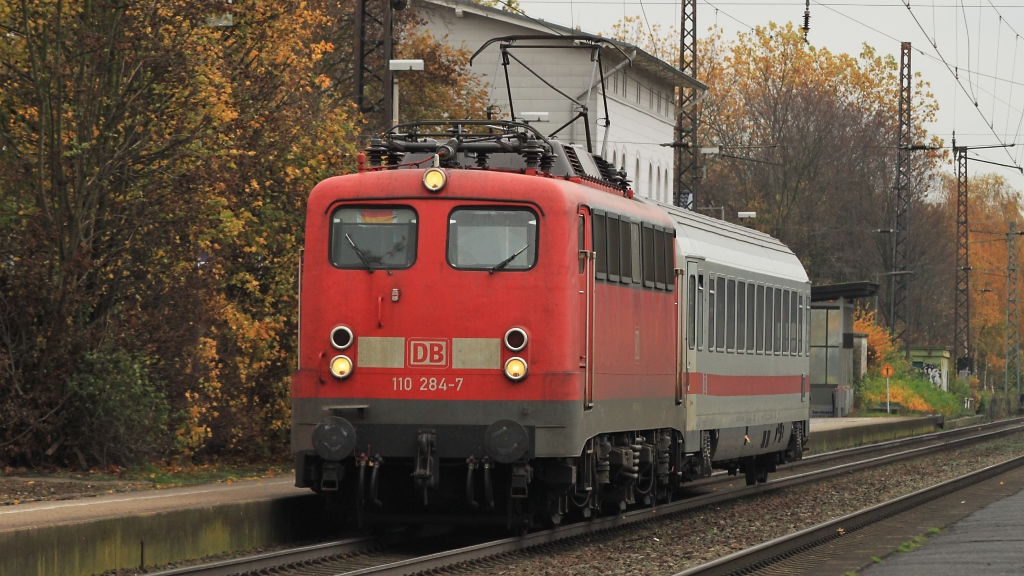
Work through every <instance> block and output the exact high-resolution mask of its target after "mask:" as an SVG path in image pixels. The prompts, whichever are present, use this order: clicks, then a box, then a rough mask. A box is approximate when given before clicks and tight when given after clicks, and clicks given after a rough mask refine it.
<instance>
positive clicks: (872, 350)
mask: <svg viewBox="0 0 1024 576" xmlns="http://www.w3.org/2000/svg"><path fill="white" fill-rule="evenodd" d="M875 312H876V310H871V311H868V310H867V309H865V308H860V307H858V308H857V312H856V313H855V314H854V320H853V329H854V330H855V331H857V332H862V333H864V334H867V335H868V367H869V368H876V367H877V366H878V365H879V364H880V362H882V361H884V360H885V358H886V357H887V356H888V355H889V353H890V352H892V350H893V343H892V336H891V335H890V334H889V331H888V330H886V329H885V328H882V327H881V326H879V325H878V322H877V321H876V319H875Z"/></svg>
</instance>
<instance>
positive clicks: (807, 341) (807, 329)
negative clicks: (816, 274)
mask: <svg viewBox="0 0 1024 576" xmlns="http://www.w3.org/2000/svg"><path fill="white" fill-rule="evenodd" d="M804 305H805V306H807V308H806V312H804V354H807V355H808V356H810V355H811V293H810V292H807V293H806V294H804Z"/></svg>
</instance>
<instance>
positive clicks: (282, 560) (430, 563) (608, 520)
mask: <svg viewBox="0 0 1024 576" xmlns="http://www.w3.org/2000/svg"><path fill="white" fill-rule="evenodd" d="M967 430H971V431H977V427H970V428H963V429H957V430H951V431H948V432H944V433H936V434H934V435H932V434H930V435H926V436H931V437H932V438H933V439H935V437H936V436H938V435H943V434H947V433H952V432H961V433H962V432H964V431H967ZM1022 431H1024V424H1017V425H1014V426H1011V427H1009V428H1002V429H998V430H994V431H990V432H985V433H982V434H975V435H971V436H968V437H964V438H957V439H951V440H949V441H946V442H941V443H936V444H931V445H928V446H921V447H917V448H909V449H906V450H902V451H900V452H896V453H893V454H886V455H882V456H877V457H873V458H867V459H863V460H858V461H856V462H849V463H843V464H837V465H835V466H831V467H828V468H824V469H821V470H813V471H808V472H804V473H798V474H793V475H790V476H786V477H782V478H778V479H775V480H771V481H769V482H767V483H765V484H757V485H754V486H742V487H737V488H736V489H733V490H729V491H721V492H719V491H716V492H713V493H710V494H702V495H699V496H692V497H688V498H686V499H685V500H680V501H677V502H671V503H667V504H658V505H655V506H652V507H649V508H643V509H638V510H631V511H629V512H624V513H622V514H619V515H616V516H607V517H597V518H593V519H591V520H588V521H583V522H578V523H574V524H569V525H565V526H559V527H556V528H553V529H549V530H543V531H539V532H535V533H532V534H527V535H525V536H516V537H511V538H505V539H502V540H496V541H492V542H487V543H483V544H478V545H474V546H468V547H462V548H458V549H454V550H448V551H444V552H439V553H436V554H429V555H425V556H420V557H416V558H410V559H407V560H402V561H397V562H391V563H388V564H382V565H380V566H375V567H368V568H362V569H359V570H356V571H348V572H342V573H341V574H344V575H345V576H363V575H368V574H375V575H387V576H393V575H404V574H416V573H421V572H426V571H431V570H441V569H444V568H447V567H451V566H455V565H461V564H466V563H471V562H474V561H480V560H484V559H486V558H491V557H494V556H496V555H500V554H506V553H511V552H516V551H519V550H524V549H527V548H533V547H536V546H541V545H545V544H551V543H554V542H558V541H561V540H566V539H571V538H576V537H580V536H583V535H587V534H593V533H595V532H601V531H606V530H611V529H615V528H619V527H622V526H627V525H630V524H634V523H637V522H646V521H650V520H654V519H660V518H666V517H669V516H674V515H678V514H682V513H685V512H690V511H693V510H696V509H698V508H702V507H705V506H710V505H713V504H718V503H721V502H726V501H730V500H739V499H742V498H745V497H748V496H753V495H755V494H767V493H771V492H775V491H778V490H782V489H785V488H791V487H796V486H801V485H804V484H810V483H813V482H819V481H823V480H826V479H829V478H832V477H834V476H838V475H841V474H848V473H850V472H855V471H859V470H864V469H868V468H875V467H879V466H884V465H888V464H892V463H895V462H900V461H902V460H906V459H910V458H915V457H920V456H924V455H927V454H930V453H933V452H940V451H943V450H949V449H950V448H955V447H958V446H962V445H969V444H975V443H978V442H984V441H986V440H991V439H995V438H999V437H1002V436H1007V435H1009V434H1013V433H1017V432H1022ZM916 438H924V436H922V437H916ZM938 439H944V438H938ZM906 440H909V439H903V440H896V441H890V442H886V443H882V444H873V445H868V446H863V447H857V448H853V449H849V450H844V451H839V452H837V453H836V454H838V453H844V454H843V455H844V456H847V457H848V456H858V455H860V454H861V453H868V454H870V453H871V452H877V451H884V450H891V449H893V448H900V447H902V446H903V444H902V443H904V442H905V441H906ZM831 454H833V453H825V454H822V455H820V456H819V457H818V458H819V460H818V463H824V461H825V460H821V459H820V458H824V457H826V456H830V455H831ZM837 458H838V456H837ZM808 460H812V458H808ZM729 478H732V479H734V480H735V479H736V477H729ZM705 485H706V484H705ZM693 487H694V488H701V487H702V486H701V485H694V486H693ZM437 533H438V532H434V534H435V535H436V534H437ZM426 535H427V534H426V533H424V532H419V533H418V534H417V535H412V536H411V535H410V534H409V533H404V532H403V533H394V534H391V535H387V536H386V537H385V538H386V540H384V539H381V538H373V537H365V538H353V539H349V540H343V541H339V542H331V543H326V544H317V545H313V546H306V547H302V548H296V549H290V550H283V551H279V552H270V553H266V554H260V555H258V556H252V557H245V558H237V559H230V560H224V561H220V562H215V563H212V564H204V565H200V566H192V567H183V568H176V569H173V570H167V571H163V572H154V573H151V574H152V575H153V576H183V575H189V576H193V575H202V576H228V575H233V574H239V573H252V572H257V571H261V570H268V569H274V568H277V569H278V570H275V573H282V574H284V573H287V570H286V568H287V567H288V566H294V565H297V564H301V563H307V562H314V561H318V560H324V559H326V558H327V557H330V556H336V555H341V554H354V553H358V552H366V551H368V550H372V549H376V548H381V547H386V546H388V545H390V544H394V543H397V542H403V541H408V540H409V539H410V538H415V537H419V536H426ZM296 567H297V566H296Z"/></svg>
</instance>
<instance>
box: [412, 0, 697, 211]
mask: <svg viewBox="0 0 1024 576" xmlns="http://www.w3.org/2000/svg"><path fill="white" fill-rule="evenodd" d="M415 6H416V10H417V13H418V15H419V16H420V17H421V18H423V19H424V20H425V21H426V24H425V25H424V27H425V28H426V30H428V31H429V32H430V33H431V34H432V35H433V36H434V37H435V38H436V39H438V40H444V39H445V38H447V42H448V43H449V44H451V45H453V46H455V47H459V48H464V49H468V50H471V51H473V52H475V51H477V50H478V49H480V48H481V47H482V46H484V44H486V43H487V42H488V41H489V40H492V39H494V38H501V37H507V36H525V35H530V36H543V37H545V38H542V39H537V40H530V41H527V40H519V41H516V42H515V43H514V44H513V45H512V47H511V48H510V50H509V53H510V54H511V58H510V61H509V66H508V77H509V82H508V84H506V82H505V71H504V70H503V68H502V65H501V63H502V56H501V50H500V45H501V43H500V42H496V43H493V44H491V45H489V46H487V47H486V48H485V49H484V50H483V51H482V52H480V53H479V54H478V55H477V56H476V57H475V59H474V60H473V66H472V69H473V71H474V72H475V73H477V74H479V75H480V76H481V77H482V79H483V80H484V82H485V83H486V84H487V85H488V87H489V89H490V103H491V104H492V105H494V106H496V107H497V108H496V109H497V110H498V111H499V112H498V114H497V117H500V118H505V119H510V111H514V112H515V116H516V119H523V118H524V117H526V119H527V120H529V119H530V118H529V117H530V116H534V115H532V114H530V115H524V113H527V112H529V113H537V112H540V113H547V119H546V121H545V122H544V123H537V122H531V124H532V125H533V126H534V127H535V128H537V129H538V130H540V131H541V132H543V133H545V134H550V133H552V132H554V131H555V130H557V129H558V128H559V127H560V126H562V125H564V124H567V123H570V122H571V123H570V124H569V126H567V127H566V128H564V129H563V130H561V131H560V132H559V133H558V136H557V137H558V138H559V139H561V140H563V141H569V142H572V143H576V144H586V140H587V138H586V126H585V123H584V122H583V121H582V120H576V121H572V119H573V117H574V116H576V114H577V112H578V111H579V108H580V107H579V106H578V105H577V104H575V103H574V102H572V101H571V100H569V99H568V98H566V97H565V96H563V95H561V94H559V93H558V91H561V92H563V93H564V94H566V95H568V96H571V97H572V98H573V99H575V100H576V101H577V102H579V103H581V104H584V105H586V106H587V108H588V110H589V125H590V126H589V127H590V134H591V142H592V146H593V150H594V152H595V153H596V154H600V155H601V156H602V157H603V158H605V159H606V160H608V161H609V162H612V163H613V164H614V165H615V166H618V167H621V168H625V169H626V172H627V173H628V178H629V179H630V180H631V181H632V182H633V190H634V192H635V193H636V194H637V195H639V196H643V197H647V198H652V199H654V200H657V201H660V202H665V203H671V202H672V175H673V166H672V162H673V149H672V148H670V147H667V146H662V144H668V143H671V142H672V141H673V140H674V138H675V136H674V126H675V104H674V98H673V93H674V90H675V88H676V87H695V88H696V89H697V90H699V91H704V90H707V87H706V86H704V85H703V84H701V83H699V82H697V81H696V80H695V79H693V78H691V77H689V76H687V75H685V74H683V73H682V72H680V71H679V70H677V69H676V68H674V67H672V66H671V65H670V64H668V63H666V62H664V61H662V60H659V59H658V58H655V57H654V56H652V55H650V54H648V53H647V52H644V51H643V50H641V49H639V48H637V47H636V46H633V45H631V44H626V43H624V42H619V41H611V42H610V43H606V44H602V48H600V53H601V60H602V68H603V71H604V78H605V86H606V88H607V94H603V93H602V90H601V82H600V75H599V73H597V71H596V68H595V66H594V62H593V61H592V60H591V50H590V49H589V48H588V47H587V46H585V45H584V44H583V43H579V42H574V41H572V40H567V39H565V38H563V37H564V36H572V35H576V36H580V35H585V36H591V37H593V35H590V34H585V33H583V32H580V31H579V30H572V29H570V28H566V27H564V26H559V25H557V24H552V23H550V22H545V21H542V20H535V19H531V18H528V17H526V16H521V15H519V14H513V13H510V12H505V11H502V10H498V9H495V8H490V7H487V6H481V5H479V4H474V3H472V2H465V1H460V0H419V1H418V2H416V4H415ZM530 45H534V46H537V45H541V46H564V47H570V46H575V48H573V49H555V48H529V47H528V46H530ZM627 57H628V58H627ZM516 59H518V60H519V62H517V61H516ZM630 60H631V61H632V65H631V64H630ZM527 67H529V69H532V70H533V71H534V72H536V73H537V75H539V76H540V77H541V78H543V80H544V81H547V82H548V83H550V84H551V85H552V86H553V87H554V88H557V89H558V91H556V90H555V89H554V88H552V86H548V85H546V84H545V82H544V81H542V80H541V79H540V78H538V77H537V76H535V75H534V74H532V73H531V72H530V71H529V70H528V69H527ZM509 85H510V87H511V92H512V106H510V104H509V98H508V87H509ZM588 95H589V98H588ZM604 96H607V105H608V114H607V121H606V119H605V106H604ZM513 107H514V108H513Z"/></svg>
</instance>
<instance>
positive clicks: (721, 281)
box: [715, 276, 727, 352]
mask: <svg viewBox="0 0 1024 576" xmlns="http://www.w3.org/2000/svg"><path fill="white" fill-rule="evenodd" d="M715 282H716V284H715V290H717V291H718V294H717V297H718V298H717V300H718V307H717V308H716V309H715V348H717V349H718V351H719V352H725V334H726V332H727V325H726V322H725V311H726V304H725V276H719V277H717V278H715Z"/></svg>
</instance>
